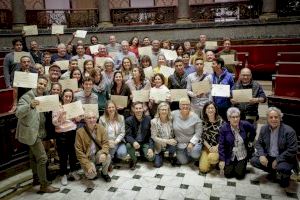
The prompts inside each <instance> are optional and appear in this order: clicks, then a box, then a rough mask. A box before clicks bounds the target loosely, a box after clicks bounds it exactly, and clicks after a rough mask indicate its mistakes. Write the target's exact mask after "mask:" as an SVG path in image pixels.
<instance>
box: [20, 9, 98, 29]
mask: <svg viewBox="0 0 300 200" xmlns="http://www.w3.org/2000/svg"><path fill="white" fill-rule="evenodd" d="M26 20H27V24H37V26H38V27H39V28H47V27H50V26H51V25H52V24H61V25H67V27H69V28H72V27H91V26H97V23H98V9H69V10H63V9H61V10H60V9H56V10H26Z"/></svg>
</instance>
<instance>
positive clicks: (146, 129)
mask: <svg viewBox="0 0 300 200" xmlns="http://www.w3.org/2000/svg"><path fill="white" fill-rule="evenodd" d="M133 113H134V115H133V116H130V117H128V118H127V119H126V121H125V131H126V136H125V140H126V142H127V144H126V147H127V152H128V154H129V155H130V157H131V161H130V163H129V167H130V169H131V170H134V169H135V168H136V163H137V157H136V152H138V153H139V154H140V155H142V156H144V157H146V158H147V160H149V161H153V160H154V153H153V148H154V143H153V140H152V138H151V131H150V126H151V117H150V116H145V115H144V108H143V103H141V102H135V103H133Z"/></svg>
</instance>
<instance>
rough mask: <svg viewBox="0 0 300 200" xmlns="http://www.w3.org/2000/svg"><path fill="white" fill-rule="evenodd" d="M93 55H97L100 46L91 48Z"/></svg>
mask: <svg viewBox="0 0 300 200" xmlns="http://www.w3.org/2000/svg"><path fill="white" fill-rule="evenodd" d="M89 48H90V51H91V54H97V53H98V52H99V50H98V49H99V44H96V45H92V46H89Z"/></svg>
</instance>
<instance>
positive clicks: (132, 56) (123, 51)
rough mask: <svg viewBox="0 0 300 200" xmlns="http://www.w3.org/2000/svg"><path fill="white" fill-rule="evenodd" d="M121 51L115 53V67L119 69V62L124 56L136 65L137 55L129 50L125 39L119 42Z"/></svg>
mask: <svg viewBox="0 0 300 200" xmlns="http://www.w3.org/2000/svg"><path fill="white" fill-rule="evenodd" d="M121 46H122V48H121V51H120V52H118V53H117V54H116V57H115V61H116V62H115V64H116V69H120V66H121V63H122V62H123V60H124V58H125V57H127V58H129V59H130V61H131V63H132V64H133V65H137V64H138V60H137V57H136V55H135V54H134V53H132V52H131V51H129V43H128V41H126V40H123V41H122V42H121ZM124 77H125V76H124Z"/></svg>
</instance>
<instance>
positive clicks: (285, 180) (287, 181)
mask: <svg viewBox="0 0 300 200" xmlns="http://www.w3.org/2000/svg"><path fill="white" fill-rule="evenodd" d="M279 185H280V187H282V188H287V187H289V185H290V178H282V179H281V180H280V182H279Z"/></svg>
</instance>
